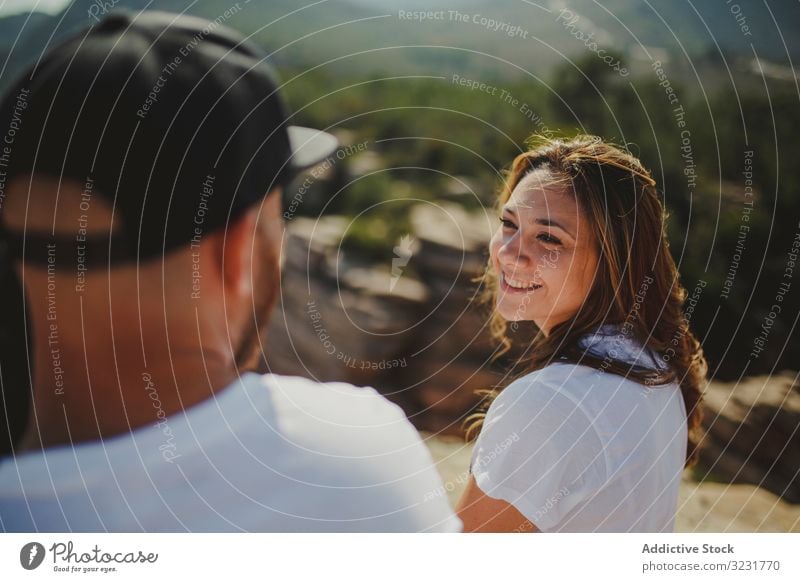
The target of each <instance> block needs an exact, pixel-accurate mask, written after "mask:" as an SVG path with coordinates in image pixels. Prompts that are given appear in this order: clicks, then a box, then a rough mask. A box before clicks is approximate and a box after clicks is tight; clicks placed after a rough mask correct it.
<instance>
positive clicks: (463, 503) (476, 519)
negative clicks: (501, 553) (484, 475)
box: [456, 475, 539, 533]
mask: <svg viewBox="0 0 800 582" xmlns="http://www.w3.org/2000/svg"><path fill="white" fill-rule="evenodd" d="M456 514H458V517H459V518H461V521H462V522H464V532H465V533H473V532H517V533H533V532H538V531H539V529H538V528H537V527H536V526H535V525H533V524H532V523H531V522H530V521H528V520H527V519H526V518H525V516H524V515H522V514H521V513H520V512H519V511H517V509H516V508H515V507H514V506H513V505H511V504H510V503H507V502H506V501H502V500H500V499H494V498H492V497H489V496H488V495H486V494H485V493H484V492H483V491H481V490H480V488H479V487H478V484H477V483H475V477H473V476H472V475H470V477H469V481H468V482H467V488H466V489H465V490H464V493H463V494H462V495H461V499H459V500H458V504H457V505H456Z"/></svg>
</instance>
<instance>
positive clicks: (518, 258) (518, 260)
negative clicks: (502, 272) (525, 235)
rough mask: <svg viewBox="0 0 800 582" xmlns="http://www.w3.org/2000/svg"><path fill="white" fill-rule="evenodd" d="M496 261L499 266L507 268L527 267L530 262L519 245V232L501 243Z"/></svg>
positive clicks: (522, 247)
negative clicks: (515, 266) (498, 262)
mask: <svg viewBox="0 0 800 582" xmlns="http://www.w3.org/2000/svg"><path fill="white" fill-rule="evenodd" d="M497 259H498V260H499V261H500V264H501V265H503V266H507V267H512V266H514V265H519V266H520V267H525V266H527V264H528V263H529V262H530V257H528V253H527V252H526V250H525V248H524V246H523V245H522V244H521V243H520V236H519V232H516V233H514V234H513V235H512V236H510V237H507V238H505V239H504V240H503V241H501V243H500V248H499V249H498V250H497Z"/></svg>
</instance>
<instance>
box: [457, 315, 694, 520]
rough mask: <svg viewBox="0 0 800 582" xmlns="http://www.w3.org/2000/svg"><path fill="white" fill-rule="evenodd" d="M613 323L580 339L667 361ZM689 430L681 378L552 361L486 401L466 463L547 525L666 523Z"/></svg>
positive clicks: (484, 484) (623, 354)
mask: <svg viewBox="0 0 800 582" xmlns="http://www.w3.org/2000/svg"><path fill="white" fill-rule="evenodd" d="M619 329H620V328H618V327H615V326H614V325H612V324H605V325H603V326H600V327H599V328H598V330H596V331H595V332H593V333H591V334H588V335H587V336H584V337H583V338H581V340H580V344H581V346H582V347H583V348H584V349H586V350H588V351H589V352H591V353H594V354H598V355H601V356H603V357H605V356H607V355H609V354H610V355H611V356H613V357H616V358H617V359H621V360H624V361H627V362H635V363H637V364H639V365H642V366H646V367H649V368H651V369H652V368H654V367H655V366H659V367H665V366H666V365H667V364H665V363H664V362H663V360H661V359H660V358H659V357H658V356H657V354H655V353H653V351H652V350H649V349H642V347H641V345H640V344H638V343H636V342H635V341H634V340H632V339H631V338H629V337H627V336H625V335H624V334H621V333H619V332H618V330H619ZM686 431H687V428H686V410H685V406H684V403H683V397H682V395H681V391H680V387H679V386H678V384H677V383H674V382H673V383H671V384H668V385H664V386H645V385H642V384H639V383H637V382H635V381H634V380H627V379H625V378H623V377H621V376H619V375H616V374H613V373H611V372H607V371H605V370H596V369H594V368H591V367H589V366H586V365H575V364H571V363H566V362H559V363H552V364H550V365H548V366H546V367H545V368H543V369H541V370H537V371H535V372H532V373H530V374H528V375H526V376H524V377H522V378H520V379H518V380H516V381H514V382H512V383H511V384H510V385H509V386H508V387H506V388H505V389H504V390H503V391H502V392H501V393H500V394H499V395H498V396H497V398H496V399H495V400H494V401H493V402H492V405H491V406H490V408H489V410H488V411H487V415H486V418H485V420H484V425H483V428H482V430H481V433H480V436H479V437H478V439H477V441H476V444H475V448H474V451H473V456H472V468H471V471H472V474H473V475H474V476H475V480H476V483H477V485H478V487H479V488H480V489H481V490H482V491H483V492H484V493H486V494H487V495H488V496H490V497H492V498H495V499H502V500H504V501H506V502H508V503H510V504H512V505H513V506H514V507H515V508H516V509H517V510H518V511H519V512H520V513H522V514H523V515H524V516H525V517H526V518H527V519H528V520H529V521H530V522H531V523H533V524H534V525H535V526H536V527H537V528H538V529H539V530H541V531H544V532H555V531H562V532H670V531H672V530H673V528H674V523H675V513H676V510H677V503H678V487H679V484H680V478H681V474H682V472H683V467H684V463H685V456H686Z"/></svg>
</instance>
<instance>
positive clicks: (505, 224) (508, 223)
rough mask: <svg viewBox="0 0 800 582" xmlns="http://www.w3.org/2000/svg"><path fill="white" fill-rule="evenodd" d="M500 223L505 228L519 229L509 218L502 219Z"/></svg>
mask: <svg viewBox="0 0 800 582" xmlns="http://www.w3.org/2000/svg"><path fill="white" fill-rule="evenodd" d="M500 222H501V223H502V224H503V228H517V225H516V224H514V223H513V222H511V221H510V220H508V219H507V218H502V217H501V218H500Z"/></svg>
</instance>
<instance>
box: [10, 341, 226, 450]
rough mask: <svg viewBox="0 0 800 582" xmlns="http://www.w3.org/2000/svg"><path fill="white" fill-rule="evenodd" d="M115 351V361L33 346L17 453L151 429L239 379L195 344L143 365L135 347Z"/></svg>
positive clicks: (64, 349)
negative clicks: (28, 399) (29, 399)
mask: <svg viewBox="0 0 800 582" xmlns="http://www.w3.org/2000/svg"><path fill="white" fill-rule="evenodd" d="M126 347H127V348H132V346H126ZM102 351H103V350H102V349H98V350H97V352H102ZM115 351H116V352H117V353H118V354H120V357H119V358H117V357H108V354H105V356H106V357H102V358H100V357H92V356H90V355H88V354H84V353H83V351H82V350H79V351H78V352H77V353H75V352H74V351H72V352H71V351H70V350H68V349H66V348H64V347H60V348H59V350H58V352H54V351H53V349H52V346H49V345H47V344H46V343H45V345H41V346H37V350H36V351H35V359H34V361H35V368H34V374H33V377H34V384H33V406H32V407H31V414H30V415H29V422H28V428H27V430H26V432H25V434H24V435H23V437H22V439H21V440H20V443H19V445H18V447H16V449H17V452H22V451H24V450H32V449H38V448H47V447H51V446H56V445H63V444H70V443H78V442H83V441H92V440H97V439H101V438H109V437H113V436H116V435H119V434H123V433H126V432H130V431H132V430H135V429H137V428H140V427H143V426H148V425H152V424H154V423H157V422H159V421H160V420H162V419H164V418H166V417H168V416H170V415H173V414H175V413H178V412H181V411H182V410H185V409H187V408H189V407H191V406H193V405H195V404H198V403H199V402H202V401H203V400H205V399H207V398H209V397H211V395H212V394H214V393H215V392H217V391H219V390H221V389H223V388H225V387H226V386H228V385H230V384H231V383H232V382H233V381H234V380H235V379H236V377H237V372H236V370H235V369H234V366H233V365H232V363H231V362H230V361H229V360H228V359H226V358H222V357H219V355H218V354H214V353H209V352H208V351H205V352H203V350H201V349H200V348H199V347H198V348H195V349H192V348H188V347H186V346H183V347H182V348H181V347H178V348H177V349H173V350H171V351H164V352H163V353H159V354H157V355H155V356H154V357H149V358H147V361H146V362H145V361H144V358H143V356H142V355H141V348H139V350H138V353H139V354H140V356H139V357H136V356H135V355H134V353H136V350H135V349H127V350H126V349H124V347H122V349H120V348H119V347H118V349H116V350H115ZM132 352H133V353H132ZM123 355H124V357H122V356H123ZM87 356H88V357H87ZM94 356H98V354H97V353H95V354H94ZM112 356H113V354H112Z"/></svg>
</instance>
